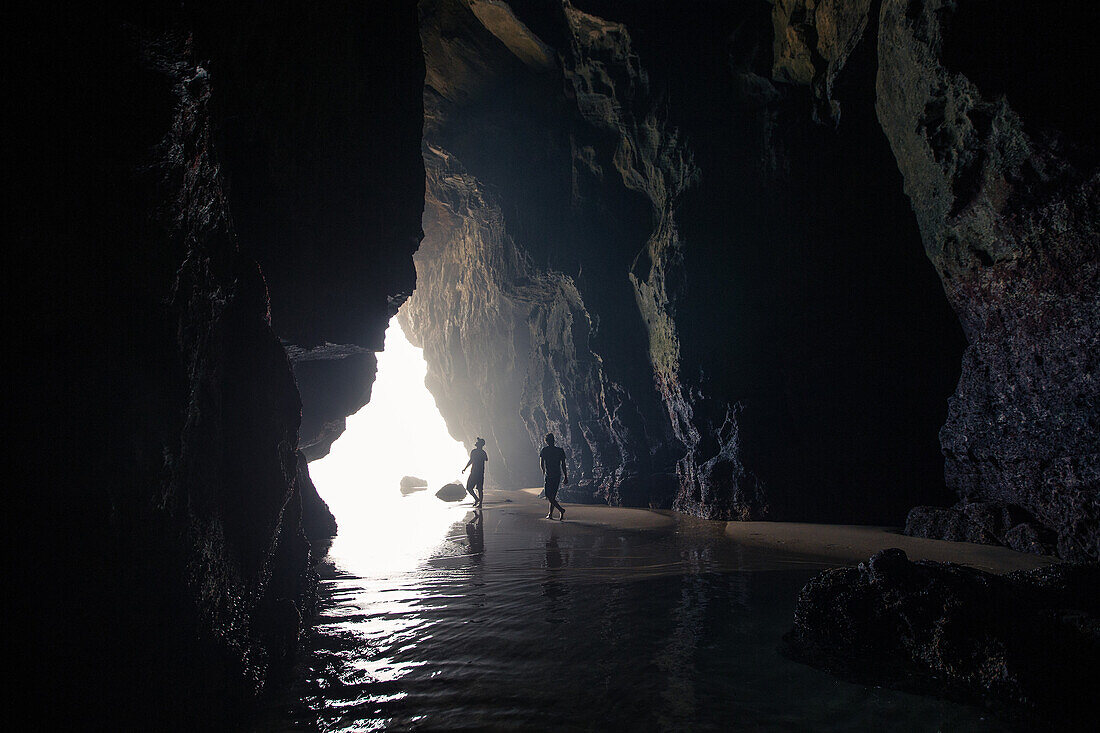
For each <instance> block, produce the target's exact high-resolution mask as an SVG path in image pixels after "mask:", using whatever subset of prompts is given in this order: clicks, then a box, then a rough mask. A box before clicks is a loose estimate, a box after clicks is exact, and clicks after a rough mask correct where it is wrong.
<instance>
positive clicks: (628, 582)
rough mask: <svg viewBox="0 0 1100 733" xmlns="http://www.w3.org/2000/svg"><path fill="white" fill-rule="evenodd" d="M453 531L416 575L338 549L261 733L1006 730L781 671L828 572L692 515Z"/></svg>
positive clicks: (498, 510)
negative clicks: (315, 614) (746, 543)
mask: <svg viewBox="0 0 1100 733" xmlns="http://www.w3.org/2000/svg"><path fill="white" fill-rule="evenodd" d="M425 500H427V499H426V498H425ZM408 506H409V507H410V508H411V507H412V504H409V505H408ZM451 516H453V518H454V519H456V520H459V521H457V522H455V523H454V524H453V525H451V526H450V528H449V530H447V534H446V536H445V537H442V538H440V541H439V542H438V543H437V544H435V545H434V546H433V547H431V548H430V549H429V550H427V551H425V553H424V554H425V557H424V558H423V559H422V560H421V561H420V562H419V563H416V564H411V565H410V567H411V568H412V569H404V570H402V569H400V567H399V566H398V565H395V564H394V563H392V562H379V563H378V565H377V566H378V567H379V568H381V569H380V570H379V571H378V572H373V571H372V570H371V569H370V566H371V563H370V562H369V558H367V559H364V558H361V557H360V558H343V559H341V557H340V556H339V552H338V550H339V548H338V547H334V557H333V558H332V559H333V564H332V566H330V569H331V571H330V573H329V575H330V577H328V578H326V579H324V580H323V582H322V588H321V594H322V598H323V610H322V613H321V616H320V619H319V620H318V623H317V626H316V627H315V629H314V630H313V631H312V632H311V633H310V635H309V637H308V639H307V641H306V648H305V649H304V650H303V654H302V661H301V663H300V665H299V669H298V677H297V680H296V681H295V682H294V683H293V684H292V685H291V686H290V687H289V689H284V690H282V691H280V692H279V693H277V697H276V699H274V700H272V701H271V705H270V707H269V709H268V710H267V713H266V715H265V716H264V720H263V721H261V722H260V723H259V724H258V725H257V727H256V729H257V730H261V729H262V730H276V729H283V730H313V729H320V730H324V731H349V730H356V731H359V730H419V729H423V730H464V729H465V730H475V729H477V730H485V729H526V730H555V731H571V730H577V731H582V730H583V731H590V730H626V729H630V730H708V729H713V730H718V729H725V730H740V731H755V730H760V731H764V730H767V731H771V730H779V731H794V730H807V731H808V730H813V731H841V730H844V731H847V730H887V729H889V730H911V731H937V730H945V731H958V730H966V731H980V730H996V729H998V728H999V726H997V725H996V724H995V723H994V722H992V721H989V720H987V719H986V718H985V717H984V716H983V714H982V712H981V711H979V710H977V709H975V708H971V707H966V706H960V705H955V704H952V703H948V702H945V701H942V700H937V699H935V698H928V697H921V696H915V695H908V694H903V693H899V692H895V691H892V690H884V689H877V688H870V687H865V686H861V685H852V684H847V683H844V682H841V681H839V680H836V679H835V678H833V677H831V676H829V675H827V674H824V673H821V672H818V671H816V670H813V669H810V668H808V667H805V666H803V665H800V664H796V663H794V662H791V661H789V660H787V659H785V658H784V657H782V656H781V655H780V654H779V652H778V647H779V644H780V639H781V637H782V635H783V634H784V633H785V632H786V631H787V630H788V629H789V628H790V623H791V618H792V614H793V610H794V602H795V598H796V596H797V593H798V590H799V589H800V588H801V587H802V585H803V584H804V583H805V582H806V581H807V580H808V579H809V578H810V577H812V576H813V575H814V574H815V573H816V572H817V571H818V570H819V569H821V568H822V567H825V566H826V563H825V562H824V561H815V560H813V559H807V558H805V557H799V556H794V555H783V554H777V553H774V552H765V551H762V550H749V549H747V548H744V547H741V546H738V545H736V544H734V543H732V542H730V541H729V540H728V539H726V538H724V537H723V535H722V532H721V527H722V524H721V523H708V522H701V521H698V520H693V519H690V518H678V519H676V521H675V524H674V525H673V526H672V527H669V528H665V529H649V530H622V529H609V528H607V527H593V526H585V525H582V524H579V523H576V522H568V521H567V522H564V523H557V522H549V521H546V520H542V519H537V518H535V517H533V516H530V515H529V514H528V513H524V512H522V511H519V510H518V509H517V508H515V507H510V506H509V505H508V504H503V505H500V506H496V507H489V508H487V509H486V511H484V512H483V513H482V517H483V519H482V520H481V521H478V520H477V519H476V518H475V515H474V514H473V513H472V512H470V513H467V514H466V515H465V517H463V515H462V510H461V509H458V508H453V509H451ZM379 560H380V561H381V560H382V558H379ZM349 567H354V568H355V571H356V572H355V573H354V574H353V573H349V572H347V570H346V568H349Z"/></svg>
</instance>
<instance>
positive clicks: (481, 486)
mask: <svg viewBox="0 0 1100 733" xmlns="http://www.w3.org/2000/svg"><path fill="white" fill-rule="evenodd" d="M475 488H476V489H478V490H479V491H482V492H484V491H485V477H484V476H475V475H474V474H472V473H471V474H470V478H468V479H466V491H468V492H469V493H471V494H473V493H474V489H475Z"/></svg>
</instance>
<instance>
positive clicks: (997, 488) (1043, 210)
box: [878, 1, 1100, 558]
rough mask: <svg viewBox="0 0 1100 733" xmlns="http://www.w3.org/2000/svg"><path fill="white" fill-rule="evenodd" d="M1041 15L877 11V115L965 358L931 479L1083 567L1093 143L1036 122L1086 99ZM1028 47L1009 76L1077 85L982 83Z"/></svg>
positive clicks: (1069, 33)
mask: <svg viewBox="0 0 1100 733" xmlns="http://www.w3.org/2000/svg"><path fill="white" fill-rule="evenodd" d="M1075 10H1076V11H1078V12H1077V13H1073V12H1069V11H1068V10H1067V11H1066V13H1067V14H1068V15H1074V16H1076V15H1080V16H1081V17H1080V18H1079V20H1078V21H1076V22H1079V23H1081V24H1083V25H1084V26H1088V25H1089V23H1088V22H1087V20H1086V19H1087V18H1091V19H1092V20H1093V21H1096V20H1098V19H1100V18H1098V16H1097V10H1096V8H1095V6H1094V5H1092V4H1087V3H1079V4H1077V6H1075ZM1048 15H1049V14H1048V13H1046V12H1038V11H1037V8H1035V7H1033V6H1029V4H1024V3H1015V2H1010V3H1002V4H991V3H980V2H977V3H971V4H968V3H961V4H959V5H958V6H957V7H956V6H955V5H954V4H948V3H942V2H935V1H928V2H921V3H901V2H884V3H883V6H882V16H881V31H880V39H879V60H880V67H879V81H878V111H879V118H880V120H881V121H882V126H883V129H884V130H885V131H886V134H887V136H888V137H889V139H890V144H891V146H892V147H893V149H894V153H895V155H896V157H897V159H898V164H899V167H900V168H901V171H902V173H903V174H904V176H905V190H906V193H907V194H908V195H909V197H910V199H911V200H912V201H913V208H914V211H916V213H917V220H918V223H919V224H920V228H921V234H922V236H923V238H924V244H925V250H926V252H927V254H928V257H929V259H931V260H932V262H933V264H934V265H935V266H936V269H937V270H938V271H939V273H940V276H941V278H942V279H943V284H944V290H945V291H946V292H947V295H948V298H949V299H950V301H951V303H952V305H953V306H954V308H955V310H956V312H957V313H958V314H959V318H960V320H961V321H962V324H963V328H964V330H965V331H966V334H967V340H968V341H969V344H970V345H969V347H968V348H967V350H966V353H965V355H964V357H963V367H962V376H961V378H960V380H959V385H958V389H957V390H956V392H955V395H954V396H953V397H952V399H951V403H950V411H949V413H948V417H947V422H946V424H945V425H944V427H943V430H942V431H941V433H940V439H941V443H942V446H943V452H944V456H945V458H946V461H947V464H946V476H947V482H948V484H949V486H950V487H951V488H953V489H955V490H956V491H957V492H958V493H959V495H960V497H961V498H962V499H964V500H965V501H976V500H989V501H1001V502H1008V503H1013V504H1018V505H1020V506H1022V507H1024V508H1025V509H1026V510H1027V511H1029V512H1030V513H1032V514H1033V515H1035V517H1037V518H1038V519H1039V520H1040V521H1041V522H1042V523H1043V524H1045V525H1046V526H1048V527H1051V528H1053V529H1055V530H1056V531H1057V532H1058V549H1059V553H1060V554H1061V555H1062V556H1063V557H1071V558H1083V557H1093V558H1096V557H1097V556H1100V400H1098V397H1100V394H1098V384H1100V375H1098V373H1097V370H1098V369H1100V366H1098V360H1097V354H1100V341H1098V339H1100V335H1098V334H1100V257H1098V252H1100V232H1098V229H1097V225H1098V221H1100V216H1098V215H1100V209H1098V205H1100V198H1098V191H1100V189H1098V182H1100V172H1098V170H1097V168H1096V162H1097V159H1096V154H1097V148H1096V142H1097V137H1096V133H1095V127H1092V128H1089V129H1083V128H1081V127H1079V126H1078V125H1077V124H1076V123H1074V122H1072V121H1071V119H1070V118H1068V117H1067V116H1066V114H1065V112H1064V111H1053V110H1049V111H1048V110H1047V108H1048V107H1060V106H1063V105H1065V106H1068V107H1070V108H1071V109H1078V110H1080V112H1081V113H1083V114H1091V112H1086V110H1092V111H1094V110H1095V109H1096V106H1095V102H1096V92H1095V88H1094V87H1095V84H1093V83H1092V82H1091V81H1090V80H1088V79H1087V78H1086V77H1085V76H1084V74H1085V72H1084V70H1083V69H1082V68H1080V67H1078V66H1075V65H1074V64H1073V63H1072V58H1066V56H1067V53H1068V54H1069V56H1071V57H1072V56H1073V55H1074V54H1075V53H1076V52H1074V51H1068V52H1067V51H1065V50H1060V49H1061V47H1062V46H1063V45H1074V44H1075V43H1076V41H1075V37H1076V35H1075V33H1074V31H1073V29H1072V28H1070V27H1066V24H1065V21H1064V20H1060V19H1051V18H1049V17H1048ZM1057 15H1059V16H1063V13H1058V14H1057ZM1052 26H1053V27H1052ZM985 27H992V28H996V29H998V30H997V31H996V32H993V33H982V29H983V28H985ZM988 36H995V37H994V38H989V37H988ZM1044 42H1046V43H1047V44H1049V46H1048V47H1049V53H1050V56H1049V57H1048V58H1046V59H1034V60H1035V61H1036V62H1037V63H1039V64H1042V65H1041V66H1039V67H1038V68H1031V69H1028V70H1027V72H1026V73H1027V74H1028V75H1030V76H1043V75H1045V74H1044V72H1043V71H1040V69H1046V68H1051V69H1052V71H1051V72H1050V75H1051V76H1061V75H1062V74H1068V75H1069V76H1070V77H1071V78H1077V79H1078V80H1079V81H1080V83H1081V86H1080V87H1079V88H1078V87H1076V86H1075V87H1073V89H1072V90H1069V89H1066V88H1065V86H1066V85H1065V84H1064V83H1063V84H1059V85H1058V86H1056V87H1054V88H1053V89H1044V88H1042V87H1041V86H1039V85H1037V84H1035V82H1016V81H1014V80H1013V79H1012V76H1013V74H1014V73H1020V72H1022V71H1023V70H1022V69H1021V68H1019V67H1018V65H1016V64H1007V65H1006V66H1005V67H1004V68H1003V69H995V68H993V67H994V66H995V60H996V59H1001V58H1004V57H1005V56H1006V55H1009V54H1014V53H1015V51H1014V50H1011V49H1010V48H1009V46H1011V47H1012V48H1016V47H1018V45H1019V46H1031V45H1035V44H1039V43H1044ZM1017 44H1018V45H1017ZM1025 53H1034V52H1025ZM1029 85H1030V86H1029ZM1059 90H1061V91H1065V92H1066V97H1064V98H1062V97H1055V96H1054V94H1055V93H1056V92H1057V91H1059ZM1079 97H1083V99H1082V98H1079ZM1028 113H1031V114H1030V116H1029V115H1028Z"/></svg>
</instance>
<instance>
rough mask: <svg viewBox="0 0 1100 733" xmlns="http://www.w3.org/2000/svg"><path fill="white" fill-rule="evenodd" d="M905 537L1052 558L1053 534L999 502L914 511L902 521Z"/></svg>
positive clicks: (1013, 506) (1023, 513)
mask: <svg viewBox="0 0 1100 733" xmlns="http://www.w3.org/2000/svg"><path fill="white" fill-rule="evenodd" d="M905 534H907V535H909V536H911V537H927V538H929V539H934V540H949V541H951V542H978V543H981V544H985V545H1004V546H1005V547H1010V548H1012V549H1014V550H1017V551H1019V552H1032V553H1036V554H1045V555H1049V554H1054V547H1053V541H1054V539H1055V538H1054V537H1053V535H1052V533H1050V532H1049V531H1047V530H1045V529H1043V528H1042V527H1041V526H1039V525H1037V524H1036V523H1035V521H1034V517H1032V516H1031V515H1029V514H1028V513H1027V512H1026V511H1025V510H1024V509H1023V508H1021V507H1018V506H1015V505H1013V504H1005V503H1001V502H987V501H977V502H970V503H966V502H961V503H959V504H956V505H955V506H953V507H949V508H943V507H932V506H918V507H913V508H912V509H911V510H910V511H909V515H908V517H906V520H905Z"/></svg>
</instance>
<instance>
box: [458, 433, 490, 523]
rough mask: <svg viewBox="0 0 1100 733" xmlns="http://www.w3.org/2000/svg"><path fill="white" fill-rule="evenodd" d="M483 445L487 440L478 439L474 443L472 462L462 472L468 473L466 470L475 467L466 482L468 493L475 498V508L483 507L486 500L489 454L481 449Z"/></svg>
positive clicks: (467, 463)
mask: <svg viewBox="0 0 1100 733" xmlns="http://www.w3.org/2000/svg"><path fill="white" fill-rule="evenodd" d="M483 445H485V438H478V439H477V441H476V442H475V443H474V449H473V450H472V451H470V460H469V461H467V462H466V465H465V466H463V467H462V472H463V473H466V469H467V468H470V466H473V468H472V469H471V470H470V478H469V479H468V480H467V481H466V491H468V492H469V493H470V496H472V497H474V506H475V507H479V506H481V500H482V499H483V498H485V464H486V463H488V462H489V454H488V453H486V452H485V451H483V450H482V449H481V446H483ZM475 489H476V490H477V491H476V492H475V491H474V490H475Z"/></svg>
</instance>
